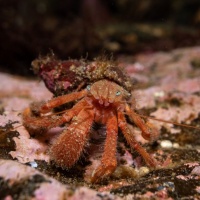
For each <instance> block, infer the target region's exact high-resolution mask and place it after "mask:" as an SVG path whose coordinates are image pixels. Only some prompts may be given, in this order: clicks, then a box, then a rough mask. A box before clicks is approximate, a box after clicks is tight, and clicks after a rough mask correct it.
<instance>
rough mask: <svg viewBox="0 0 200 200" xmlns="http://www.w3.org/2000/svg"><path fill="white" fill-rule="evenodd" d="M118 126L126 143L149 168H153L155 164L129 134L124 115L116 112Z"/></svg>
mask: <svg viewBox="0 0 200 200" xmlns="http://www.w3.org/2000/svg"><path fill="white" fill-rule="evenodd" d="M118 125H119V127H120V129H121V130H122V132H123V134H124V137H125V138H126V140H127V142H128V143H129V144H130V146H131V147H132V148H134V149H135V150H136V151H137V152H138V153H139V154H140V155H141V156H142V157H143V159H144V160H145V162H146V163H147V164H148V165H149V166H150V167H155V166H156V162H155V161H154V160H153V158H151V157H150V155H149V154H148V153H147V152H146V151H145V149H144V148H143V147H142V146H140V144H139V143H138V142H137V141H136V140H135V138H134V135H133V134H132V133H131V132H130V130H129V128H128V126H127V123H126V119H125V117H124V114H123V113H122V112H118Z"/></svg>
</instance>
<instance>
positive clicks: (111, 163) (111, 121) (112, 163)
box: [91, 114, 118, 183]
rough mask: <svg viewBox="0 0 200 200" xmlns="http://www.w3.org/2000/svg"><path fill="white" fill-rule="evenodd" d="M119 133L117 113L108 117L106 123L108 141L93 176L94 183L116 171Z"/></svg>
mask: <svg viewBox="0 0 200 200" xmlns="http://www.w3.org/2000/svg"><path fill="white" fill-rule="evenodd" d="M117 134H118V126H117V117H116V115H115V114H112V116H111V117H109V118H108V121H107V124H106V141H105V146H104V153H103V156H102V159H101V164H100V165H99V167H98V168H97V169H96V170H95V172H94V173H93V175H92V177H91V182H92V183H95V182H99V181H100V180H102V179H103V178H105V177H107V176H109V175H111V174H112V173H113V172H114V171H115V169H116V166H117V160H116V151H117V150H116V147H117Z"/></svg>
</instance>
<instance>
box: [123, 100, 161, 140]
mask: <svg viewBox="0 0 200 200" xmlns="http://www.w3.org/2000/svg"><path fill="white" fill-rule="evenodd" d="M125 111H126V113H127V115H128V116H129V117H130V118H131V120H133V122H134V123H135V124H136V125H137V126H138V127H139V128H140V129H141V131H142V137H143V138H144V139H146V140H150V141H155V140H156V139H157V138H158V136H159V132H158V130H157V129H156V128H155V127H154V126H153V124H151V123H148V122H147V123H145V122H144V120H143V119H142V118H141V117H140V116H139V115H137V114H136V113H135V112H134V111H133V110H131V108H130V106H129V105H128V104H126V106H125Z"/></svg>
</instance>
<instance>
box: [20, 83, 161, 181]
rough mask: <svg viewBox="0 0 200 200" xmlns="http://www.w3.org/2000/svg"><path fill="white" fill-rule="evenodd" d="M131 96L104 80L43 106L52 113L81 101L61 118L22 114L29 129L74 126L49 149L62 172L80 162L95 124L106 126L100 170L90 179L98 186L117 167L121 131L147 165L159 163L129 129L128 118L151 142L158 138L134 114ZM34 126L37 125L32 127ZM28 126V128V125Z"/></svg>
mask: <svg viewBox="0 0 200 200" xmlns="http://www.w3.org/2000/svg"><path fill="white" fill-rule="evenodd" d="M129 97H130V93H129V92H127V91H126V90H125V89H124V88H122V87H121V86H119V85H118V84H116V83H114V82H112V81H109V80H106V79H103V80H99V81H97V82H95V83H94V84H92V85H91V86H90V85H89V86H87V88H86V89H83V90H82V91H80V92H73V93H70V94H67V95H63V96H59V97H56V98H53V99H52V100H50V101H48V102H47V103H44V104H43V105H41V107H40V109H39V113H40V114H45V113H47V112H50V111H51V110H52V109H53V108H55V107H57V106H60V105H62V104H65V103H68V102H72V101H77V100H79V101H78V102H77V103H76V104H75V105H74V106H73V107H72V108H71V109H69V110H67V111H66V112H65V113H64V114H62V115H61V116H59V117H58V116H57V117H56V119H55V118H53V117H43V118H39V119H37V120H33V118H34V117H33V116H32V117H31V110H30V108H28V109H26V110H25V111H24V113H23V118H24V124H26V127H28V128H29V129H31V127H32V128H33V127H34V128H37V127H39V128H41V127H45V128H52V127H55V126H59V125H61V124H64V123H66V122H69V121H71V124H70V125H69V126H68V127H67V128H66V129H65V130H64V131H63V133H62V134H61V135H60V136H59V137H58V139H57V140H56V141H55V143H54V144H53V145H52V147H51V148H50V157H51V159H52V160H54V161H55V163H56V164H57V165H58V166H61V167H62V168H70V167H72V166H73V165H74V164H75V163H76V161H77V160H78V159H79V157H80V155H81V153H82V151H83V149H84V146H85V144H86V142H87V140H88V137H89V131H90V128H91V126H92V123H93V122H97V123H101V124H104V125H106V141H105V146H104V153H103V156H102V159H101V164H100V166H99V167H98V168H97V169H96V170H95V172H94V173H93V175H92V177H91V182H98V181H100V180H101V179H102V178H104V177H107V176H109V175H111V174H112V173H113V172H114V170H115V169H116V167H117V160H116V146H117V135H118V127H119V128H120V129H121V130H122V132H123V134H124V137H125V138H126V140H127V142H128V143H129V145H130V146H131V147H132V148H134V149H135V150H136V151H138V152H139V154H140V155H141V156H142V157H143V159H144V160H145V162H146V163H147V164H148V165H149V166H151V167H155V166H156V162H155V161H154V160H153V158H151V157H150V155H149V154H148V153H147V152H146V151H145V150H144V148H143V147H141V146H140V144H139V143H138V142H137V141H136V140H135V138H134V133H132V132H130V131H129V129H128V127H127V122H126V119H125V114H126V115H128V116H129V118H130V119H131V120H132V121H133V122H134V123H135V124H136V125H137V126H138V127H139V128H140V129H141V131H142V136H143V137H144V138H145V139H147V140H151V139H154V138H155V136H156V135H158V133H157V131H156V129H154V128H153V127H152V126H151V125H150V124H145V123H144V121H143V120H142V119H141V118H140V117H139V116H138V115H137V114H136V113H135V112H134V111H133V110H131V108H130V106H129V105H128V103H127V98H129ZM31 122H34V124H31ZM27 124H28V125H27Z"/></svg>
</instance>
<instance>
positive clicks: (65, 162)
mask: <svg viewBox="0 0 200 200" xmlns="http://www.w3.org/2000/svg"><path fill="white" fill-rule="evenodd" d="M93 120H94V112H93V110H92V109H83V110H81V112H80V113H79V114H78V115H77V116H76V117H74V118H73V122H72V123H71V125H70V126H69V127H67V129H66V130H64V131H63V133H62V134H61V135H60V136H59V137H58V138H57V140H56V141H55V143H54V144H53V145H52V147H51V149H50V157H51V159H52V160H54V161H55V163H56V164H57V165H58V166H60V167H62V168H70V167H72V166H73V165H74V164H75V163H76V161H77V160H78V158H79V157H80V155H81V153H82V151H83V148H84V146H85V144H86V142H87V139H88V132H89V130H90V127H91V125H92V122H93Z"/></svg>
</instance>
